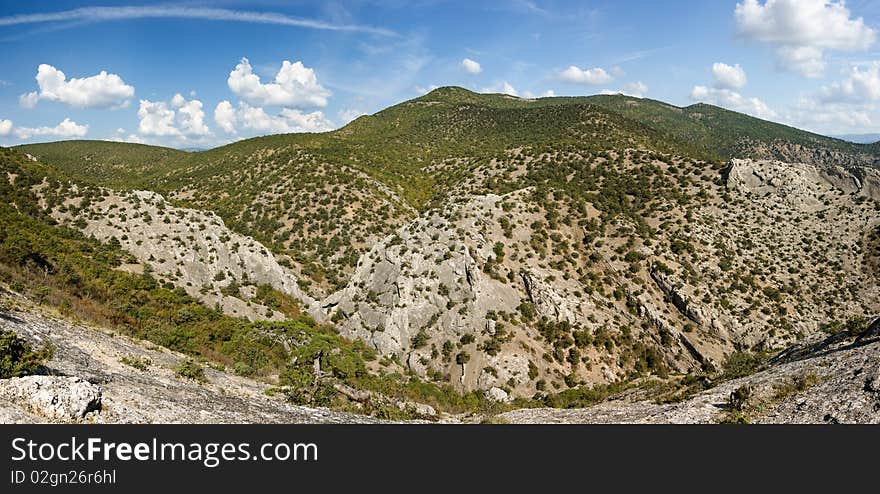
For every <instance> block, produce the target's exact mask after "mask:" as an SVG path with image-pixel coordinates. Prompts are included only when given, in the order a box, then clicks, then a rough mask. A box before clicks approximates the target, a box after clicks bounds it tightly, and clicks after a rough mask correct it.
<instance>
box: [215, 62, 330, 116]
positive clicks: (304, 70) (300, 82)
mask: <svg viewBox="0 0 880 494" xmlns="http://www.w3.org/2000/svg"><path fill="white" fill-rule="evenodd" d="M226 82H227V84H228V85H229V89H230V90H232V92H233V93H235V94H236V95H238V96H239V97H241V99H243V100H244V101H246V102H248V103H249V104H251V105H256V106H295V107H324V106H327V98H328V97H329V96H330V94H331V93H330V91H328V90H327V89H325V88H324V87H323V86H321V84H319V83H318V78H317V76H316V75H315V71H314V70H312V69H310V68H308V67H306V66H305V65H303V64H302V62H295V63H290V62H289V61H287V60H285V61H284V62H283V63H282V64H281V68H280V69H279V70H278V73H277V74H275V81H274V82H270V83H266V84H263V83H262V82H261V80H260V76H258V75H256V74H254V72H253V68H252V67H251V64H250V62H249V61H248V59H247V58H242V59H241V62H239V64H238V65H236V66H235V70H233V71H232V72H230V73H229V79H227V81H226Z"/></svg>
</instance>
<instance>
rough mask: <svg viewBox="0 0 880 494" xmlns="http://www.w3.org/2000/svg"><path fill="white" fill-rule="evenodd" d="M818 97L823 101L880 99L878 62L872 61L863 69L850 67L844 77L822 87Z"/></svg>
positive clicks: (861, 101) (867, 100)
mask: <svg viewBox="0 0 880 494" xmlns="http://www.w3.org/2000/svg"><path fill="white" fill-rule="evenodd" d="M820 98H821V100H822V101H824V102H852V103H867V102H875V101H880V62H873V63H871V64H870V65H868V66H867V67H865V68H864V69H863V68H862V67H858V66H855V67H852V68H851V69H850V72H849V75H848V77H847V78H846V79H844V80H842V81H838V82H834V83H832V84H830V85H828V86H825V87H823V88H822V91H821V92H820Z"/></svg>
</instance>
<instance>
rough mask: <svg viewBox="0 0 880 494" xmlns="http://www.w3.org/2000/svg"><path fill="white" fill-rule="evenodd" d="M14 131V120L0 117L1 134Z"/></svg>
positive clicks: (5, 134) (6, 134)
mask: <svg viewBox="0 0 880 494" xmlns="http://www.w3.org/2000/svg"><path fill="white" fill-rule="evenodd" d="M11 132H12V120H5V119H0V136H8V135H9V134H10V133H11Z"/></svg>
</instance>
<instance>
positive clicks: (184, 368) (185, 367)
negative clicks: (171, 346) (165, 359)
mask: <svg viewBox="0 0 880 494" xmlns="http://www.w3.org/2000/svg"><path fill="white" fill-rule="evenodd" d="M175 373H176V374H177V377H182V378H184V379H190V380H192V381H196V382H201V383H203V382H207V381H208V378H206V377H205V369H203V368H202V366H201V365H199V363H198V362H196V361H195V360H193V359H186V360H184V361H183V362H181V364H180V365H179V366H178V367H177V370H176V371H175Z"/></svg>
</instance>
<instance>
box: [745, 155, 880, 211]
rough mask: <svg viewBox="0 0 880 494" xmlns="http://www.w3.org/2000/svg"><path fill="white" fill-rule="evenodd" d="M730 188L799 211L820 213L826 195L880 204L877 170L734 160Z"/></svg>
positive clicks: (879, 184) (879, 172)
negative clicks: (844, 195) (774, 199)
mask: <svg viewBox="0 0 880 494" xmlns="http://www.w3.org/2000/svg"><path fill="white" fill-rule="evenodd" d="M727 184H728V186H729V187H731V188H733V189H734V190H737V191H739V192H744V193H750V194H754V195H758V196H762V195H766V194H774V195H776V196H778V197H779V198H781V199H782V200H784V201H786V203H788V204H789V205H791V206H795V207H798V208H800V209H812V210H814V209H819V208H821V207H822V201H821V200H820V199H819V196H821V195H822V194H823V193H825V192H828V191H830V190H835V189H836V190H842V191H843V192H846V193H848V194H857V195H861V196H864V197H869V198H872V199H874V200H880V171H878V170H877V169H875V168H866V167H849V168H844V167H842V166H839V165H816V164H805V163H785V162H781V161H769V160H750V159H734V160H731V162H730V168H729V171H728V179H727Z"/></svg>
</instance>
